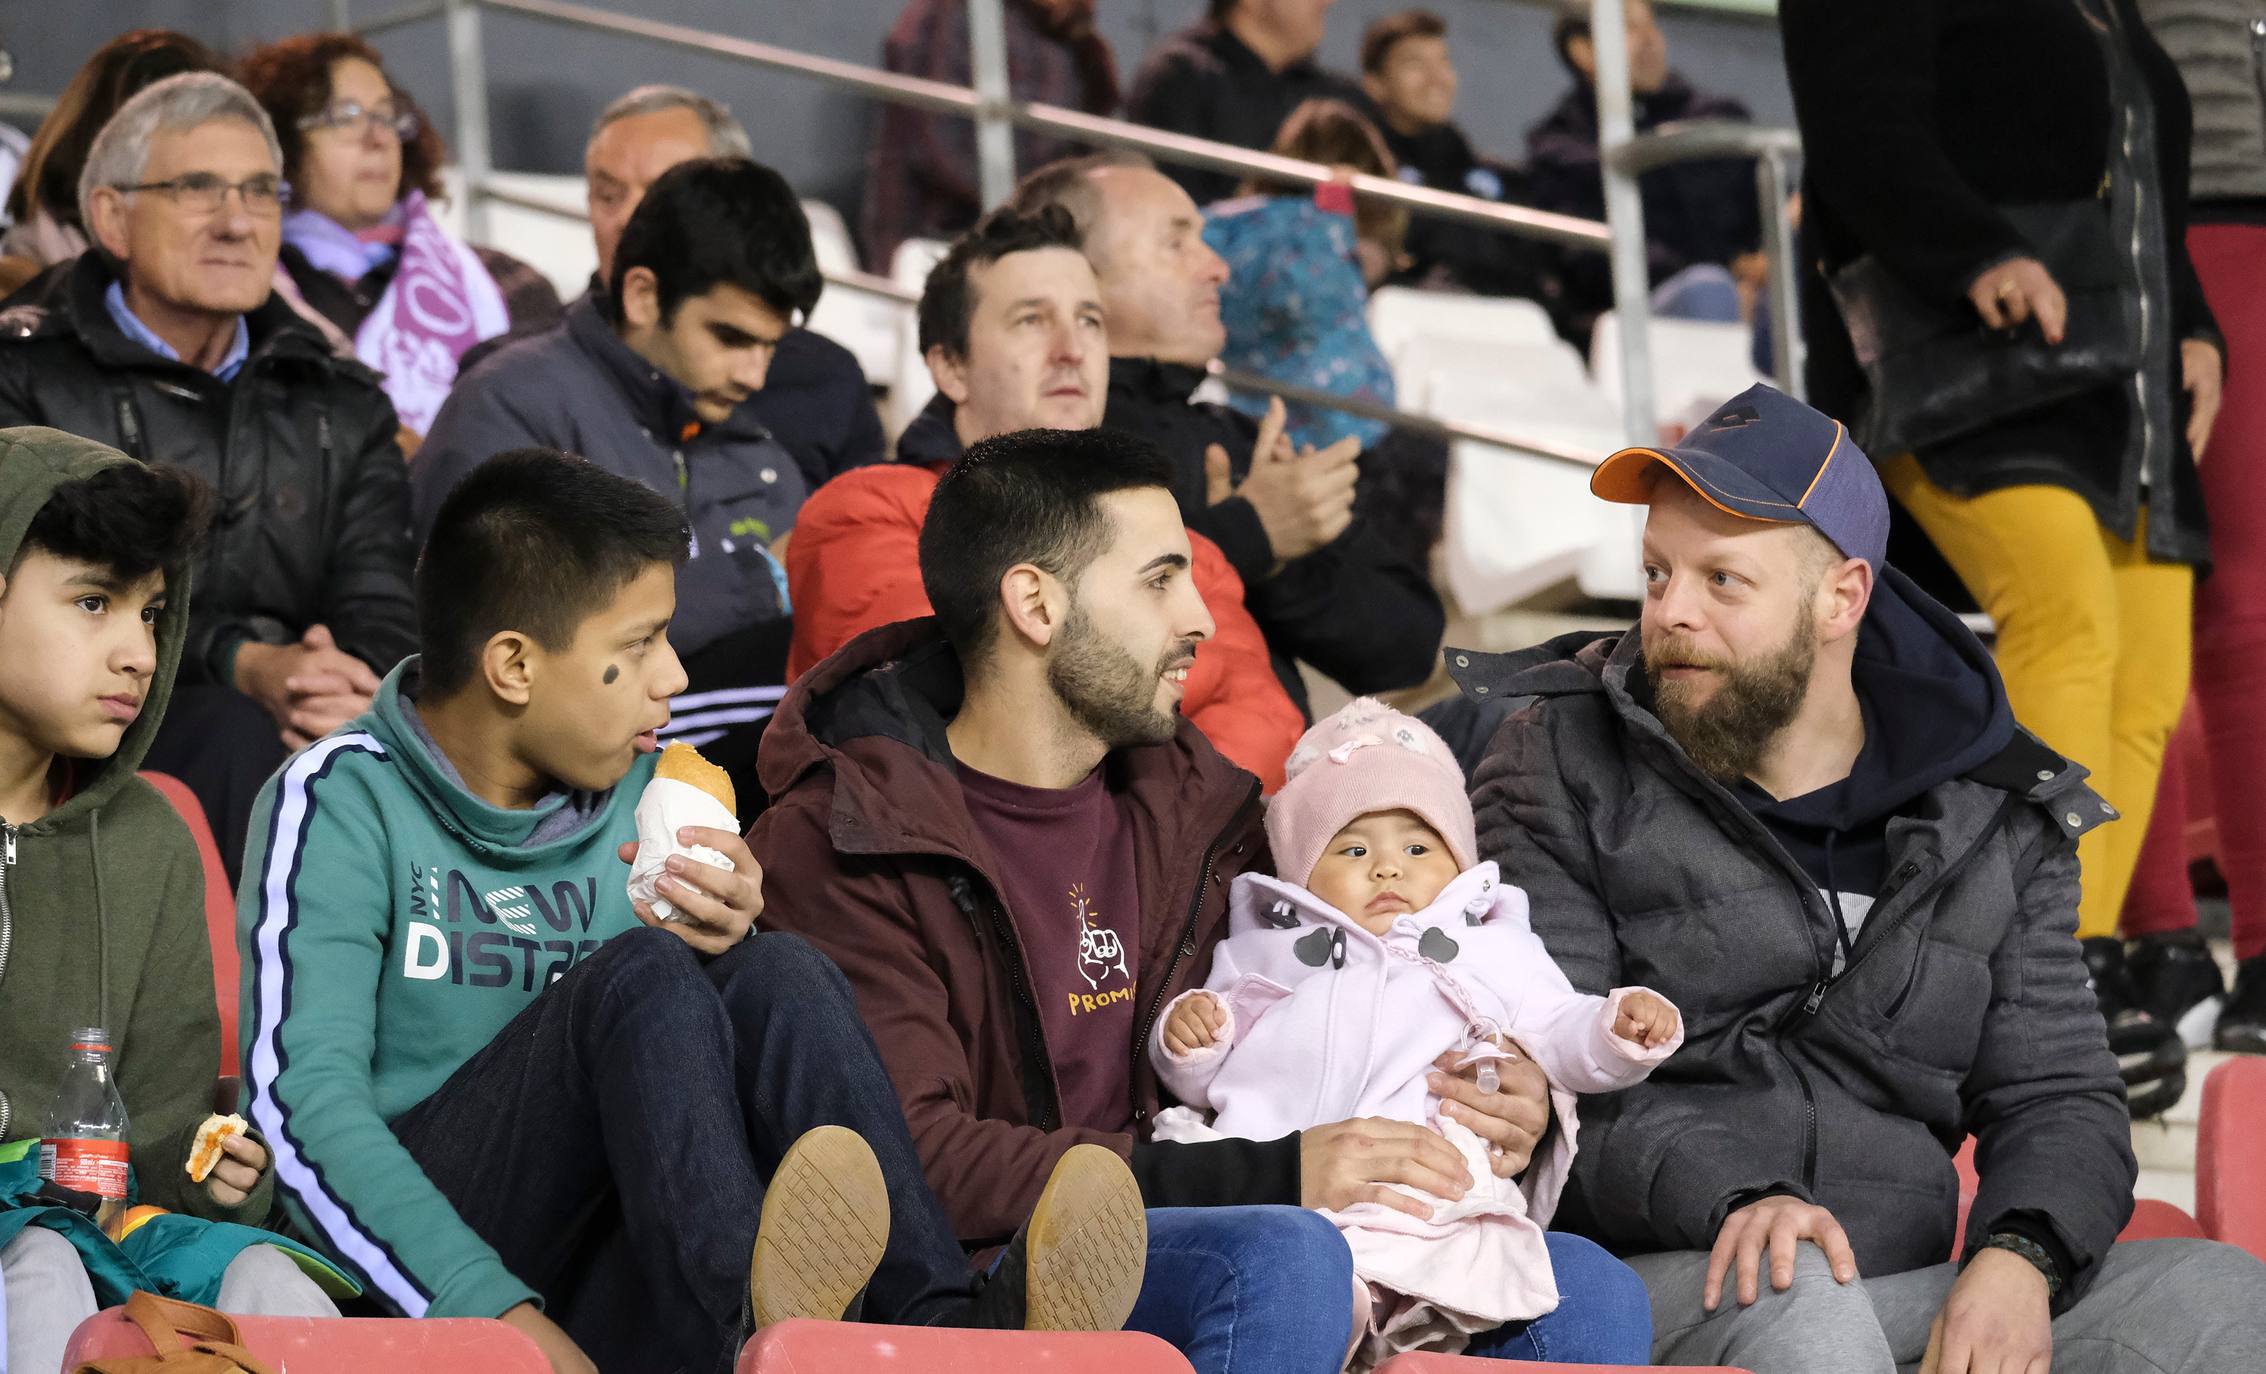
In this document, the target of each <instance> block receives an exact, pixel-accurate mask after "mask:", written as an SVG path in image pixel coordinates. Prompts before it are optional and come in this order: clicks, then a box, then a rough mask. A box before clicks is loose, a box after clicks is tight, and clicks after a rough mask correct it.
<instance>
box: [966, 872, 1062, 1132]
mask: <svg viewBox="0 0 2266 1374" xmlns="http://www.w3.org/2000/svg"><path fill="white" fill-rule="evenodd" d="M949 885H950V886H951V888H952V894H953V900H954V901H955V902H957V903H958V904H959V907H960V909H961V910H962V911H964V912H966V913H967V914H968V919H969V920H970V921H971V922H974V921H976V920H977V916H976V904H975V900H974V899H973V898H972V897H971V896H969V895H968V893H969V891H970V890H971V888H972V887H973V884H971V883H969V882H968V880H967V879H965V878H954V879H951V880H949ZM985 886H986V887H987V888H988V887H989V886H990V884H989V882H988V881H987V882H986V883H985ZM986 909H987V911H988V912H989V915H990V924H991V935H992V939H993V940H995V941H997V942H998V944H999V948H1000V952H1001V953H1002V954H1003V955H1005V956H1006V959H1007V982H1008V985H1009V986H1010V987H1012V988H1013V989H1014V991H1015V1002H1016V1005H1017V1006H1019V1007H1020V1008H1022V1011H1023V1016H1022V1018H1021V1024H1020V1025H1019V1026H1018V1027H1017V1030H1018V1031H1019V1032H1020V1034H1021V1039H1022V1041H1023V1054H1024V1057H1025V1060H1026V1063H1027V1066H1028V1067H1027V1068H1026V1069H1025V1072H1024V1078H1025V1082H1024V1093H1025V1096H1029V1092H1030V1087H1031V1083H1032V1081H1033V1080H1035V1081H1037V1082H1038V1083H1041V1084H1043V1085H1045V1088H1046V1100H1045V1101H1043V1102H1040V1103H1037V1104H1035V1105H1036V1106H1037V1107H1038V1110H1037V1111H1035V1112H1033V1113H1032V1116H1033V1117H1034V1118H1035V1119H1034V1120H1033V1122H1032V1124H1033V1125H1035V1126H1037V1127H1038V1128H1039V1129H1040V1130H1042V1131H1051V1130H1054V1129H1056V1128H1057V1127H1058V1126H1059V1125H1060V1124H1061V1116H1062V1104H1061V1103H1059V1102H1057V1101H1055V1100H1054V1065H1053V1061H1052V1060H1051V1059H1049V1058H1048V1056H1047V1052H1046V1033H1045V1031H1044V1030H1043V1029H1041V1027H1040V1025H1039V1003H1038V999H1037V998H1035V997H1033V996H1032V995H1031V984H1030V980H1029V978H1027V977H1026V976H1025V974H1024V971H1023V952H1022V948H1021V947H1020V946H1018V945H1017V944H1016V943H1015V933H1014V932H1013V931H1011V930H1009V929H1008V928H1007V908H1005V907H1004V906H1002V905H1000V903H999V902H998V901H997V900H996V899H994V900H992V901H990V902H988V903H986ZM977 930H978V933H979V936H980V934H981V931H982V927H981V926H980V925H979V926H978V927H977Z"/></svg>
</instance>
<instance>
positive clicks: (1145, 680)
mask: <svg viewBox="0 0 2266 1374" xmlns="http://www.w3.org/2000/svg"><path fill="white" fill-rule="evenodd" d="M1195 652H1196V646H1195V645H1194V644H1192V643H1189V642H1188V641H1186V640H1182V641H1179V642H1177V643H1175V644H1173V645H1172V647H1170V648H1169V649H1167V650H1165V655H1164V657H1163V658H1161V659H1159V660H1158V661H1157V663H1156V664H1155V665H1154V666H1152V667H1149V668H1143V667H1142V666H1141V665H1140V664H1139V663H1137V662H1135V661H1134V658H1133V655H1131V654H1129V653H1127V652H1125V651H1124V650H1123V649H1121V648H1119V647H1118V646H1117V645H1115V644H1112V643H1110V642H1109V641H1108V640H1107V639H1104V638H1103V637H1102V635H1101V633H1100V632H1099V631H1098V630H1096V629H1095V628H1094V625H1093V622H1092V621H1091V620H1088V619H1087V618H1086V613H1085V611H1084V609H1082V608H1081V607H1079V606H1077V605H1076V604H1073V605H1072V606H1071V608H1070V618H1069V619H1068V620H1067V621H1065V622H1064V624H1063V627H1062V643H1061V644H1060V645H1059V646H1058V647H1057V648H1056V650H1055V653H1054V656H1053V657H1052V658H1050V659H1049V660H1048V661H1047V665H1046V680H1047V685H1048V686H1050V687H1052V688H1053V689H1054V694H1055V696H1056V697H1057V698H1059V699H1060V700H1061V702H1062V704H1063V706H1064V708H1065V709H1067V710H1068V711H1069V712H1070V715H1071V718H1072V719H1074V720H1076V721H1077V722H1078V723H1079V724H1080V725H1082V726H1084V727H1085V728H1086V729H1087V731H1089V732H1090V733H1091V734H1092V735H1093V736H1094V738H1096V739H1098V740H1100V741H1101V742H1102V743H1103V744H1104V745H1106V746H1108V747H1109V748H1111V749H1125V748H1130V747H1132V746H1134V745H1139V744H1162V743H1164V742H1165V741H1166V740H1169V739H1171V738H1172V737H1173V734H1174V733H1175V732H1176V731H1177V730H1178V729H1179V728H1180V722H1179V719H1178V716H1179V713H1178V712H1175V711H1160V710H1158V709H1157V704H1156V702H1157V684H1158V682H1159V681H1160V680H1162V678H1163V677H1164V673H1165V670H1166V668H1167V667H1169V666H1170V665H1172V664H1175V663H1180V662H1182V661H1184V660H1186V659H1188V658H1190V657H1192V656H1193V655H1194V654H1195Z"/></svg>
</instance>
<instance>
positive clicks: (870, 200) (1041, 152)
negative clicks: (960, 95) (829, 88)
mask: <svg viewBox="0 0 2266 1374" xmlns="http://www.w3.org/2000/svg"><path fill="white" fill-rule="evenodd" d="M1094 3H1095V0H1004V3H1003V4H1002V6H1001V8H1002V9H1003V10H1004V11H1005V18H1006V21H1007V89H1008V91H1009V92H1010V93H1012V94H1013V95H1014V97H1015V98H1016V99H1017V100H1029V101H1033V102H1036V103H1038V104H1042V105H1060V106H1062V107H1064V108H1066V109H1072V110H1084V111H1085V112H1086V113H1088V114H1097V115H1106V114H1114V113H1116V112H1117V101H1118V88H1117V59H1116V57H1115V56H1114V55H1113V54H1112V53H1111V52H1110V47H1109V42H1108V40H1106V39H1104V38H1103V37H1102V36H1101V34H1100V32H1099V31H1097V30H1096V29H1095V27H1094ZM881 65H882V66H884V67H886V68H888V69H889V70H890V71H893V72H896V73H898V74H900V75H903V76H918V77H925V78H927V79H928V80H930V81H943V82H946V83H949V84H951V85H954V86H972V85H974V84H975V65H974V59H973V57H972V56H971V55H970V52H969V46H968V4H967V0H910V3H908V4H907V5H906V6H905V10H904V12H903V13H902V14H899V15H898V16H897V22H896V24H895V25H894V26H892V27H891V28H890V30H889V37H888V38H887V39H886V40H885V41H884V42H883V43H882V45H881ZM1075 151H1076V149H1075V148H1074V147H1073V146H1071V145H1067V144H1064V143H1063V142H1061V141H1060V140H1058V139H1052V138H1048V137H1047V136H1045V135H1044V134H1038V133H1033V132H1031V131H1029V130H1026V129H1017V130H1016V131H1015V165H1016V166H1018V167H1039V166H1044V165H1045V164H1046V163H1049V162H1052V161H1054V160H1055V159H1057V158H1060V157H1066V156H1069V155H1070V154H1071V153H1073V152H1075ZM983 210H984V203H983V194H982V191H981V189H980V187H979V186H978V183H977V175H976V126H975V123H974V121H972V120H970V119H967V118H966V117H964V116H959V115H946V114H937V113H935V112H933V111H929V110H916V109H914V108H913V107H912V106H910V105H897V104H891V103H888V102H883V103H882V104H881V105H879V106H878V107H877V108H876V114H875V116H874V122H873V150H872V152H871V153H869V154H868V155H867V160H866V180H865V212H864V215H863V218H862V222H861V223H860V225H859V228H860V230H861V231H862V232H863V233H864V235H865V254H866V262H867V263H868V264H869V265H871V267H872V268H873V270H874V271H876V272H880V273H883V274H887V273H888V272H889V270H890V266H891V264H892V263H893V262H894V261H895V259H896V256H897V245H898V244H900V243H903V242H904V241H905V240H906V239H916V238H925V239H948V238H951V237H952V236H953V235H955V234H957V233H959V232H960V231H961V230H962V229H965V228H967V227H968V226H969V225H971V224H974V223H975V222H976V216H978V215H979V214H981V213H983Z"/></svg>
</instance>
